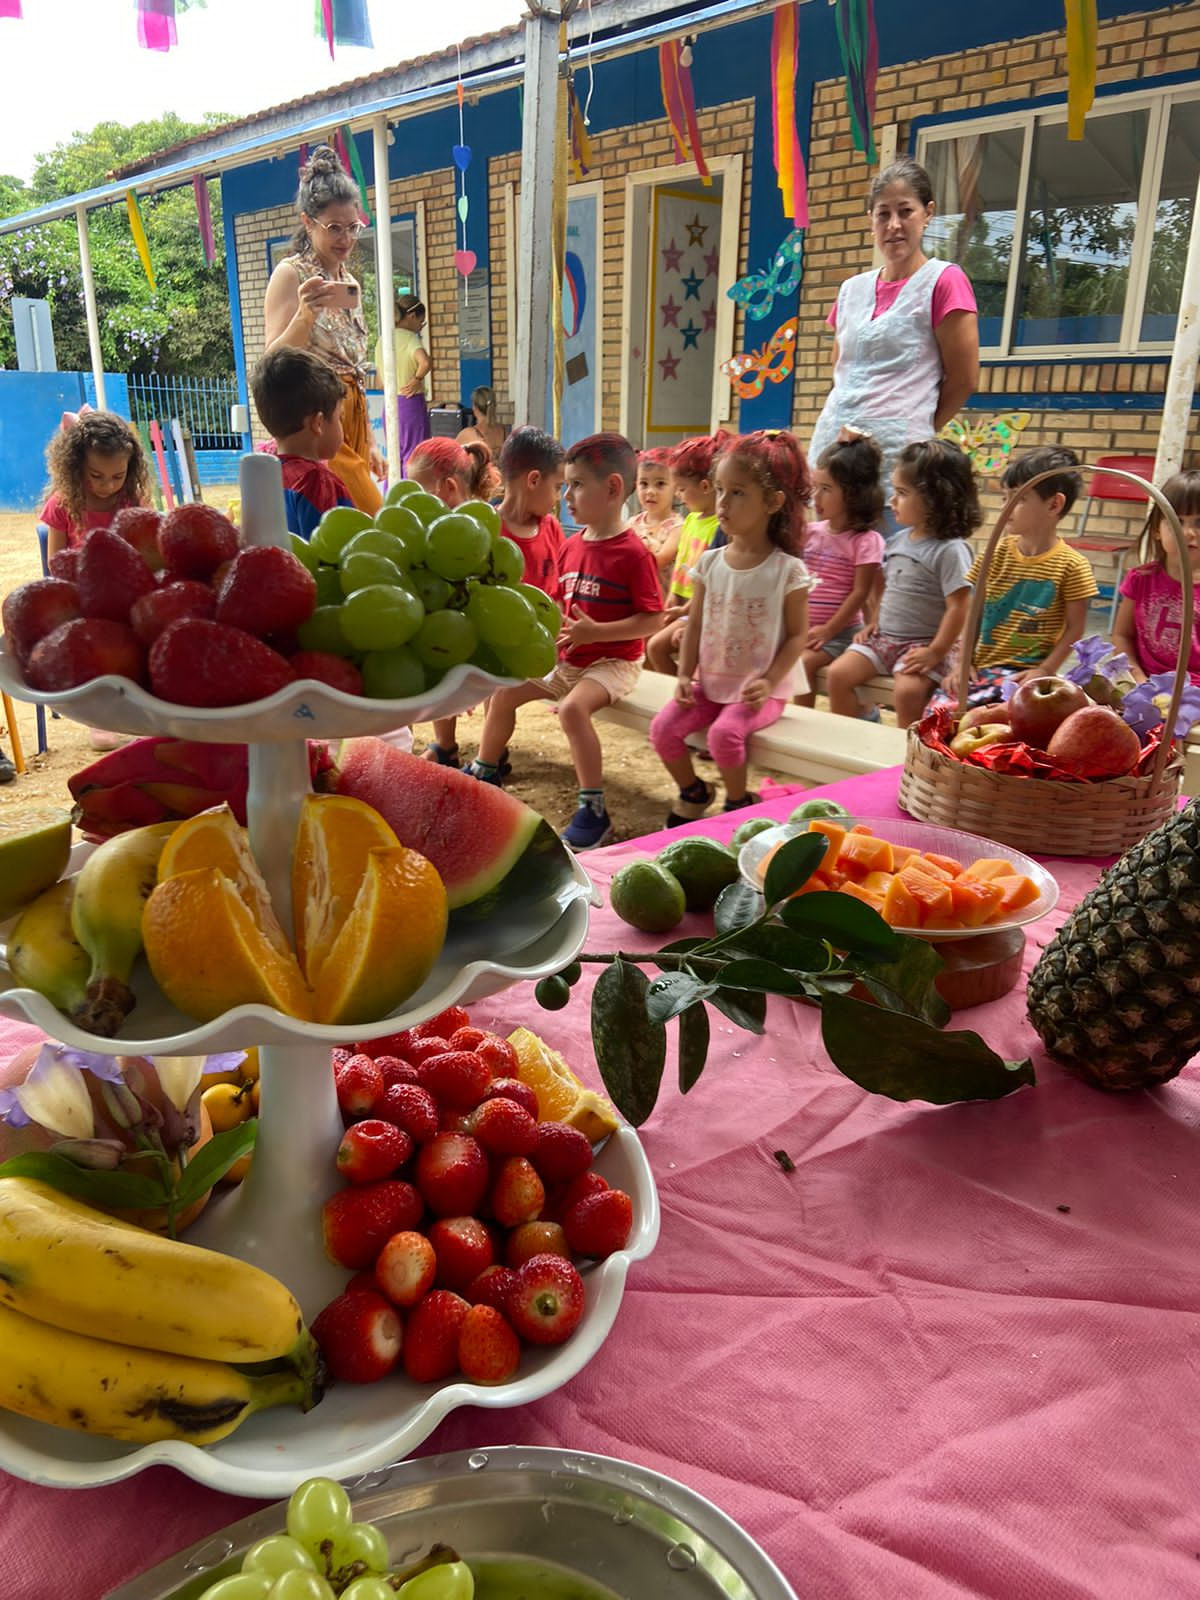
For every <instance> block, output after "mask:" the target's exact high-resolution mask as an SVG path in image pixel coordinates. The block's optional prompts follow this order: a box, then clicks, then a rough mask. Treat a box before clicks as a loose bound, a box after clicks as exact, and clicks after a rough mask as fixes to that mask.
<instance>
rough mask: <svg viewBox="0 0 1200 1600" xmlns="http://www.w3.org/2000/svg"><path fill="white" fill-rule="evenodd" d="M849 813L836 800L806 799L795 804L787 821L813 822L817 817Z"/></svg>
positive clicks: (840, 815)
mask: <svg viewBox="0 0 1200 1600" xmlns="http://www.w3.org/2000/svg"><path fill="white" fill-rule="evenodd" d="M849 815H850V813H849V812H848V811H847V810H846V808H845V806H840V805H838V803H837V801H836V800H806V801H805V802H804V804H803V805H801V806H797V807H796V809H795V811H793V812H792V814H791V816H790V817H789V818H788V821H789V822H814V821H815V820H816V819H817V818H818V817H848V816H849Z"/></svg>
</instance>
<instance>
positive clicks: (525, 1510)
mask: <svg viewBox="0 0 1200 1600" xmlns="http://www.w3.org/2000/svg"><path fill="white" fill-rule="evenodd" d="M348 1487H349V1489H350V1491H351V1493H352V1495H353V1496H354V1515H355V1518H356V1520H357V1521H360V1522H373V1523H374V1524H375V1525H376V1526H377V1527H378V1528H380V1529H381V1531H382V1532H383V1533H384V1534H385V1535H386V1537H387V1541H388V1545H389V1547H390V1550H391V1554H392V1558H393V1560H394V1561H395V1562H396V1563H397V1564H400V1563H402V1562H404V1561H408V1560H412V1559H414V1558H415V1557H416V1556H418V1555H421V1554H422V1553H423V1552H424V1551H425V1550H427V1549H428V1548H429V1546H430V1545H432V1544H435V1543H437V1542H438V1541H441V1542H443V1543H448V1544H452V1545H453V1546H454V1548H455V1549H456V1550H457V1551H458V1552H459V1554H460V1555H462V1556H463V1557H464V1558H465V1559H467V1560H469V1561H470V1562H471V1563H472V1566H476V1567H481V1568H482V1569H483V1572H484V1573H486V1569H487V1564H488V1563H490V1562H493V1561H501V1562H503V1561H506V1560H507V1561H512V1560H520V1561H522V1562H531V1563H533V1564H535V1566H537V1567H540V1568H541V1569H542V1582H541V1584H540V1585H538V1586H534V1585H533V1584H532V1583H531V1586H530V1588H529V1591H528V1592H529V1593H530V1594H531V1595H538V1596H541V1595H542V1594H544V1595H545V1596H546V1600H648V1597H650V1596H654V1600H693V1597H694V1600H796V1593H795V1590H793V1589H792V1587H791V1585H790V1584H789V1583H788V1582H787V1581H786V1579H785V1578H784V1577H783V1574H782V1573H781V1572H780V1571H779V1569H778V1567H776V1566H775V1564H774V1562H773V1561H771V1560H770V1558H769V1557H768V1556H767V1555H766V1554H765V1552H764V1551H763V1550H762V1549H761V1548H760V1547H759V1546H758V1545H757V1544H756V1543H755V1542H754V1540H753V1539H751V1538H750V1536H749V1534H747V1533H746V1532H744V1530H743V1529H741V1528H740V1527H739V1526H738V1525H737V1523H736V1522H733V1521H732V1520H731V1519H730V1518H729V1517H727V1516H726V1515H725V1513H724V1512H723V1511H719V1510H718V1509H717V1507H716V1506H714V1505H713V1504H712V1503H711V1501H709V1500H706V1499H705V1498H704V1497H703V1495H699V1494H697V1493H696V1492H695V1491H694V1490H692V1489H688V1488H685V1487H684V1485H683V1484H681V1483H676V1482H675V1481H674V1480H673V1479H671V1478H664V1477H662V1476H661V1475H660V1474H659V1473H657V1472H651V1471H650V1470H649V1469H648V1468H646V1467H638V1466H634V1465H633V1464H632V1463H630V1462H626V1461H616V1460H613V1459H612V1458H611V1457H608V1456H592V1455H584V1454H582V1453H581V1452H578V1451H573V1450H547V1449H532V1448H531V1449H525V1448H523V1447H521V1446H519V1445H505V1446H502V1447H500V1448H493V1449H487V1450H474V1451H471V1452H470V1453H468V1452H466V1451H459V1452H457V1453H456V1454H453V1455H442V1456H431V1457H429V1458H428V1459H426V1460H423V1461H406V1462H403V1463H401V1464H400V1465H399V1466H395V1467H391V1468H386V1469H384V1470H382V1471H379V1472H372V1473H368V1474H367V1475H366V1476H365V1477H362V1478H359V1479H358V1480H357V1481H354V1482H351V1483H350V1484H349V1485H348ZM284 1512H285V1507H284V1505H283V1504H280V1505H276V1506H271V1507H269V1508H268V1509H267V1510H265V1511H259V1512H256V1513H255V1514H254V1515H253V1516H250V1517H247V1518H246V1519H245V1520H244V1521H242V1522H237V1523H235V1524H234V1525H233V1526H232V1527H231V1528H227V1529H226V1530H225V1532H224V1533H221V1534H217V1535H216V1536H215V1537H213V1538H209V1539H206V1540H204V1541H202V1542H201V1543H200V1544H196V1545H193V1546H192V1548H191V1549H190V1550H184V1551H182V1552H181V1553H180V1554H179V1555H175V1556H172V1557H171V1559H170V1560H169V1561H164V1562H163V1563H162V1564H161V1565H160V1566H157V1567H155V1568H154V1569H153V1570H152V1571H150V1572H146V1573H144V1574H143V1575H142V1576H141V1577H140V1578H137V1579H135V1581H134V1582H133V1583H130V1584H126V1585H125V1586H124V1587H123V1588H120V1589H115V1590H113V1591H112V1593H111V1594H110V1595H109V1596H108V1600H198V1597H199V1596H200V1595H202V1594H203V1593H204V1590H205V1589H206V1588H207V1587H208V1586H209V1585H210V1584H212V1583H215V1582H216V1581H217V1579H218V1578H221V1577H225V1576H226V1575H227V1574H229V1573H231V1572H236V1571H237V1570H238V1567H239V1565H240V1562H241V1557H242V1555H243V1553H244V1552H245V1551H246V1550H247V1549H248V1548H249V1546H250V1545H252V1544H253V1543H254V1542H255V1541H256V1540H257V1539H261V1538H264V1537H265V1536H266V1535H267V1534H270V1533H279V1532H281V1531H282V1529H283V1526H284ZM531 1577H532V1575H531ZM553 1580H558V1581H557V1583H554V1582H553ZM571 1580H574V1581H573V1582H572V1581H571ZM477 1592H478V1596H479V1600H488V1588H487V1586H486V1584H485V1582H483V1581H482V1578H481V1582H480V1586H479V1589H478V1591H477ZM506 1592H508V1591H506Z"/></svg>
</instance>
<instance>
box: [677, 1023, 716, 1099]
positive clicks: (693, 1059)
mask: <svg viewBox="0 0 1200 1600" xmlns="http://www.w3.org/2000/svg"><path fill="white" fill-rule="evenodd" d="M708 1037H709V1033H708V1012H707V1011H706V1010H705V1008H704V1007H703V1006H702V1005H694V1006H689V1007H688V1008H687V1010H686V1011H681V1012H680V1013H679V1092H680V1094H687V1092H688V1090H689V1089H692V1088H694V1087H695V1085H696V1084H697V1083H698V1082H699V1079H700V1074H701V1073H702V1072H703V1071H704V1065H705V1062H706V1061H707V1060H708Z"/></svg>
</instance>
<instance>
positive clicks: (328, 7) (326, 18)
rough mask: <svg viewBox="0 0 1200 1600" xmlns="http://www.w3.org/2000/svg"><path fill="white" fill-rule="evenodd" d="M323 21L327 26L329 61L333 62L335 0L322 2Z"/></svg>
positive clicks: (323, 0) (322, 0) (326, 36)
mask: <svg viewBox="0 0 1200 1600" xmlns="http://www.w3.org/2000/svg"><path fill="white" fill-rule="evenodd" d="M321 21H322V22H323V23H324V24H325V38H326V40H327V41H328V44H329V59H330V60H331V61H332V60H333V0H321Z"/></svg>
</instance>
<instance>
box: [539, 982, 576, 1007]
mask: <svg viewBox="0 0 1200 1600" xmlns="http://www.w3.org/2000/svg"><path fill="white" fill-rule="evenodd" d="M533 998H534V999H535V1000H536V1001H537V1003H538V1005H540V1006H541V1008H542V1010H543V1011H561V1010H562V1008H563V1007H564V1006H565V1005H566V1004H567V1002H568V1001H569V1000H570V998H571V985H570V984H569V983H568V982H567V980H566V979H565V978H563V977H559V976H558V975H557V974H556V975H555V976H554V977H553V978H542V979H540V980H539V982H538V984H537V986H536V987H535V989H534V991H533Z"/></svg>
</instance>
